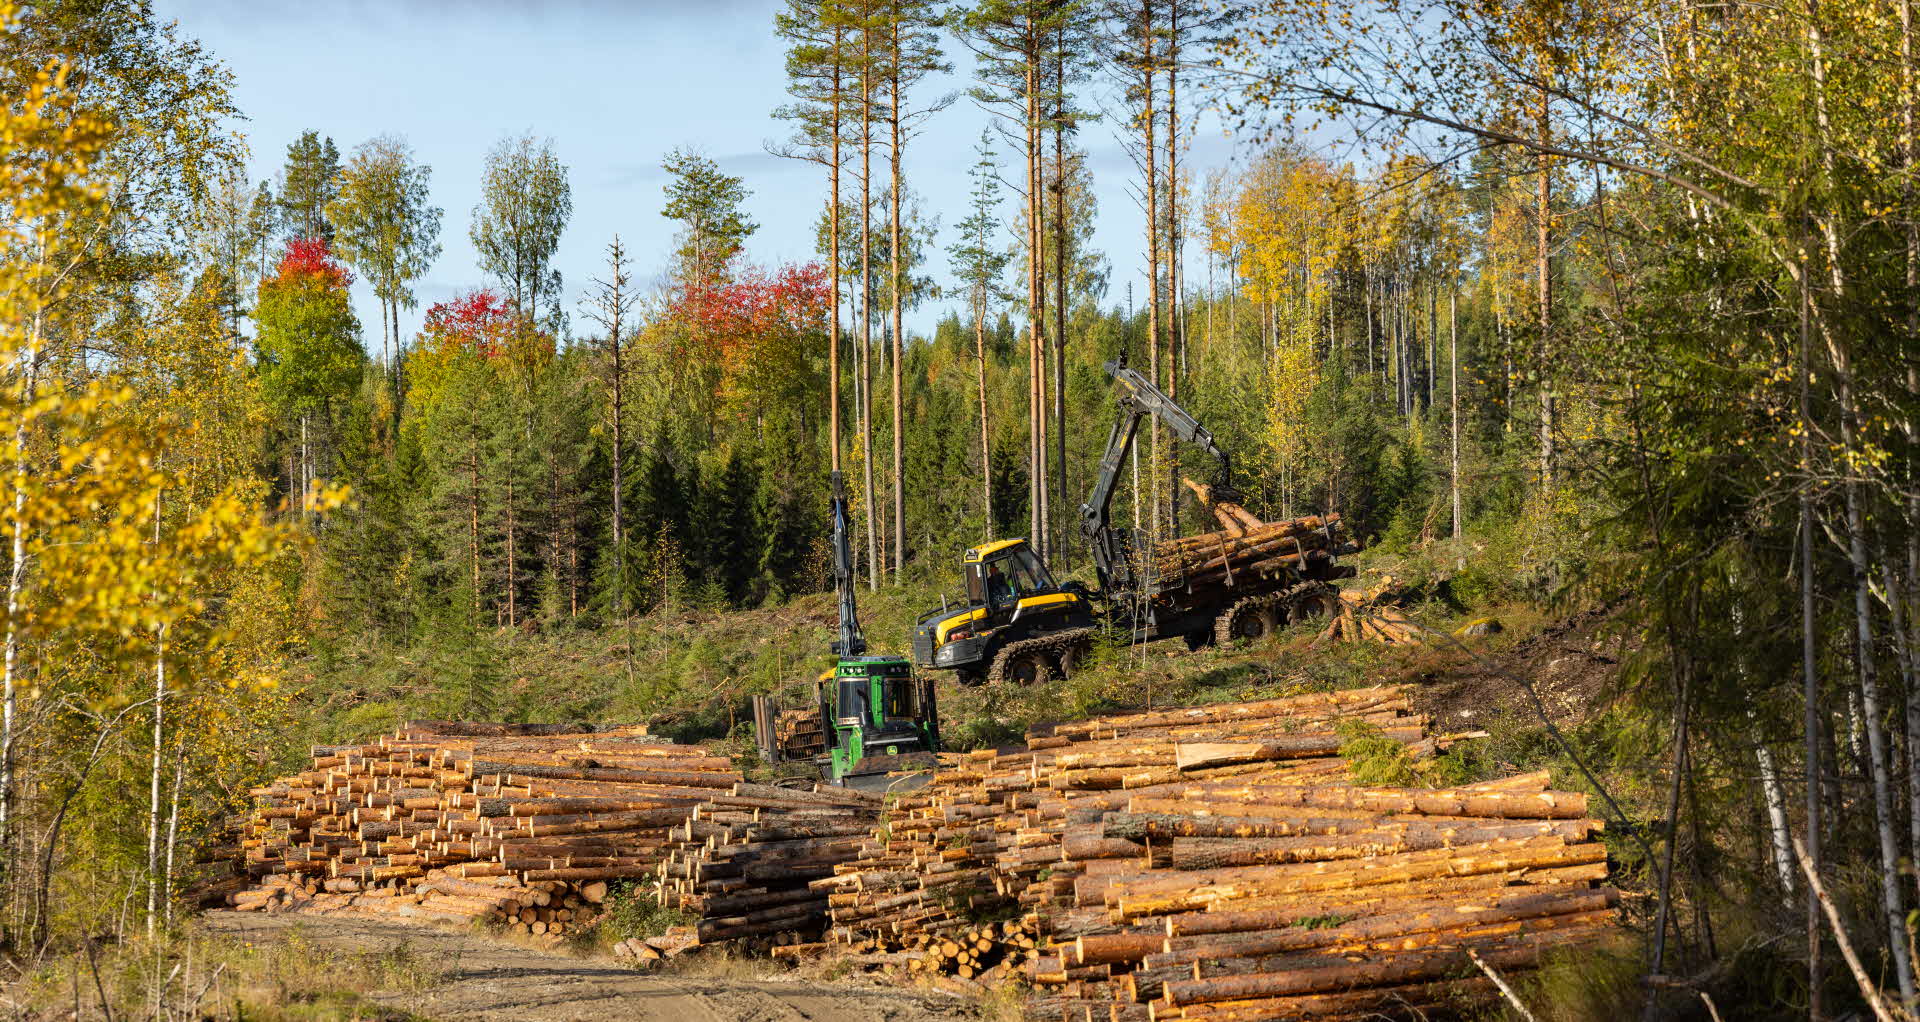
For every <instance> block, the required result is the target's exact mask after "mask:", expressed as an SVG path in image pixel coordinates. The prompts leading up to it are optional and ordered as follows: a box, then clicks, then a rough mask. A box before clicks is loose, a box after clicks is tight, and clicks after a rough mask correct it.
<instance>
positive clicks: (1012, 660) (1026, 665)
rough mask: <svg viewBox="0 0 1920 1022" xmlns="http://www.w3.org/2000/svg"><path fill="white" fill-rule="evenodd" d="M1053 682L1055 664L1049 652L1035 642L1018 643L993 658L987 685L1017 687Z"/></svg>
mask: <svg viewBox="0 0 1920 1022" xmlns="http://www.w3.org/2000/svg"><path fill="white" fill-rule="evenodd" d="M1052 680H1053V663H1052V660H1051V658H1050V657H1049V656H1048V655H1047V650H1046V649H1045V648H1044V647H1042V646H1041V645H1039V644H1037V643H1033V642H1016V643H1014V644H1012V645H1010V646H1008V647H1007V648H1005V649H1003V650H1001V651H1000V655H999V656H997V657H994V658H993V667H992V668H990V669H989V670H988V671H987V683H988V684H990V685H997V684H1000V683H1001V682H1012V683H1014V684H1015V685H1022V686H1025V685H1044V684H1046V683H1047V682H1049V681H1052Z"/></svg>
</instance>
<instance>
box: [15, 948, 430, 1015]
mask: <svg viewBox="0 0 1920 1022" xmlns="http://www.w3.org/2000/svg"><path fill="white" fill-rule="evenodd" d="M446 978H447V965H446V963H445V962H444V961H442V960H441V959H440V957H439V956H435V955H430V954H424V953H422V952H420V951H419V950H418V949H416V948H415V947H414V946H413V945H411V944H409V943H407V942H405V941H402V942H401V943H399V944H397V945H393V946H390V947H384V948H374V949H368V950H365V951H357V952H343V951H335V950H330V949H327V948H324V947H321V946H319V945H317V944H315V943H313V942H311V941H309V940H307V939H306V938H305V937H304V936H303V935H302V934H301V932H300V930H299V929H298V928H297V927H295V928H293V929H291V930H288V931H285V932H282V933H276V934H273V935H272V936H271V937H267V938H264V939H260V940H246V939H243V938H240V937H233V936H227V935H223V934H215V933H211V932H208V931H206V930H204V929H200V928H199V927H198V926H197V925H190V926H189V927H188V928H187V929H186V930H184V931H182V932H181V933H179V934H177V935H173V936H161V937H158V938H155V939H153V940H145V939H142V940H135V941H129V942H127V943H124V944H117V945H104V946H103V945H102V943H101V942H99V941H94V942H91V943H90V944H88V945H84V946H81V947H77V948H73V949H70V950H69V951H67V952H66V953H64V954H61V955H58V956H54V957H49V958H47V959H45V960H43V961H41V962H40V963H38V964H37V965H36V966H34V967H32V968H31V969H29V970H28V971H26V972H25V973H24V974H23V975H22V976H21V977H20V978H19V979H18V980H16V981H15V982H13V983H11V984H9V988H8V990H7V993H6V996H7V997H8V998H9V999H10V1000H11V1001H12V1002H13V1003H14V1005H15V1006H16V1007H17V1008H19V1009H24V1013H25V1015H26V1017H53V1016H55V1015H60V1016H65V1017H70V1018H102V1019H196V1020H203V1022H204V1020H213V1022H228V1020H231V1022H243V1020H245V1022H347V1020H358V1019H380V1020H381V1022H407V1020H412V1019H416V1018H420V1017H421V1016H420V1015H418V1014H417V1013H416V1012H417V1009H418V1008H419V1007H421V1006H422V1005H423V1003H424V999H423V998H422V996H421V995H422V994H423V993H425V992H426V991H429V990H431V989H433V988H435V987H437V986H440V985H442V984H443V983H445V982H446Z"/></svg>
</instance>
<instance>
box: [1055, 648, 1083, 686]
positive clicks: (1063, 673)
mask: <svg viewBox="0 0 1920 1022" xmlns="http://www.w3.org/2000/svg"><path fill="white" fill-rule="evenodd" d="M1086 652H1087V651H1086V649H1085V648H1084V647H1083V646H1081V645H1080V644H1079V643H1077V642H1075V643H1069V644H1068V645H1067V648H1066V649H1063V650H1061V651H1060V659H1059V660H1058V661H1057V662H1056V663H1055V664H1054V666H1055V667H1056V668H1058V671H1059V675H1060V677H1062V678H1071V677H1073V676H1074V675H1075V674H1077V673H1079V671H1080V659H1081V658H1082V657H1083V656H1085V655H1086Z"/></svg>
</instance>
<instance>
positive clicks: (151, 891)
mask: <svg viewBox="0 0 1920 1022" xmlns="http://www.w3.org/2000/svg"><path fill="white" fill-rule="evenodd" d="M159 529H160V522H159V515H158V513H157V512H156V514H155V516H154V531H155V533H156V534H157V533H158V532H159ZM156 538H157V536H156ZM166 718H167V626H166V625H161V626H159V627H158V628H156V629H155V630H154V654H153V761H152V768H151V770H150V771H149V788H148V796H147V937H148V938H149V939H151V938H152V937H153V932H154V923H155V921H156V919H157V916H158V912H159V907H160V906H159V898H160V753H161V750H162V749H163V748H164V746H162V745H161V739H162V731H163V729H164V727H165V725H166Z"/></svg>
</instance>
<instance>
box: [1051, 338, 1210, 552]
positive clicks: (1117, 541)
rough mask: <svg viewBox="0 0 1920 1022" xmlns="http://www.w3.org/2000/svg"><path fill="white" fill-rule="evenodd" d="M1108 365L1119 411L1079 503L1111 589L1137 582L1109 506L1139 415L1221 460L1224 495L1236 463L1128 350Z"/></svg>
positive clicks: (1082, 520) (1083, 527)
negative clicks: (1132, 365)
mask: <svg viewBox="0 0 1920 1022" xmlns="http://www.w3.org/2000/svg"><path fill="white" fill-rule="evenodd" d="M1106 370H1107V375H1109V376H1111V377H1113V380H1114V382H1115V383H1117V384H1119V385H1120V387H1119V393H1118V394H1117V395H1116V397H1115V400H1117V401H1118V402H1119V404H1120V416H1119V418H1118V419H1116V420H1115V421H1114V424H1113V429H1112V430H1111V431H1109V432H1108V434H1107V450H1106V453H1105V454H1104V455H1103V456H1102V457H1101V459H1100V472H1099V474H1098V475H1097V476H1096V477H1095V478H1094V483H1093V492H1092V493H1090V494H1088V496H1087V500H1086V503H1084V504H1081V505H1080V531H1081V533H1082V534H1083V535H1085V536H1086V537H1087V543H1088V544H1089V545H1090V546H1091V547H1092V548H1093V563H1094V568H1095V570H1097V571H1098V572H1099V575H1100V587H1101V588H1102V589H1112V588H1114V587H1116V586H1118V587H1119V588H1127V587H1130V586H1131V585H1132V584H1133V583H1134V581H1135V579H1134V578H1133V577H1132V567H1131V559H1130V558H1129V557H1128V551H1127V544H1128V537H1126V536H1123V535H1121V532H1120V531H1118V530H1115V529H1114V528H1113V527H1112V522H1111V519H1110V510H1111V508H1112V505H1113V493H1114V490H1115V489H1116V488H1117V487H1118V486H1119V483H1120V471H1121V467H1122V466H1123V465H1124V464H1125V463H1126V460H1127V453H1128V451H1130V450H1131V449H1132V448H1133V441H1134V437H1135V436H1136V435H1137V434H1138V433H1139V432H1140V420H1141V419H1144V418H1146V417H1147V416H1149V415H1152V416H1155V417H1157V418H1158V419H1159V420H1160V421H1161V422H1164V423H1166V424H1167V427H1168V428H1169V429H1171V430H1173V434H1174V435H1175V436H1176V437H1179V438H1180V439H1181V440H1185V441H1186V442H1188V443H1191V444H1194V445H1195V446H1198V447H1199V448H1200V449H1201V450H1204V451H1206V452H1207V453H1208V454H1210V455H1212V456H1213V457H1214V459H1215V460H1217V461H1218V462H1219V463H1220V475H1219V477H1218V479H1217V480H1216V482H1215V484H1214V489H1215V491H1216V492H1218V493H1220V494H1222V496H1223V497H1224V496H1228V495H1231V494H1232V493H1233V462H1232V460H1231V459H1230V458H1229V457H1228V456H1227V452H1225V451H1223V450H1221V449H1220V445H1219V444H1217V443H1215V442H1214V439H1213V434H1212V433H1211V432H1209V431H1208V430H1207V427H1205V426H1202V425H1201V424H1200V420H1198V419H1196V418H1194V417H1193V415H1192V414H1190V413H1189V412H1188V411H1187V410H1186V409H1184V408H1182V407H1180V405H1179V404H1178V403H1177V402H1175V401H1174V400H1173V398H1171V397H1168V396H1167V393H1166V392H1165V391H1163V390H1161V389H1160V388H1159V387H1156V386H1154V384H1153V381H1152V380H1149V379H1147V378H1146V377H1145V376H1142V375H1140V373H1139V371H1138V370H1134V369H1129V368H1128V367H1127V361H1126V357H1125V356H1124V354H1123V355H1122V356H1121V358H1120V359H1118V360H1117V361H1113V362H1108V363H1107V365H1106Z"/></svg>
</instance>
